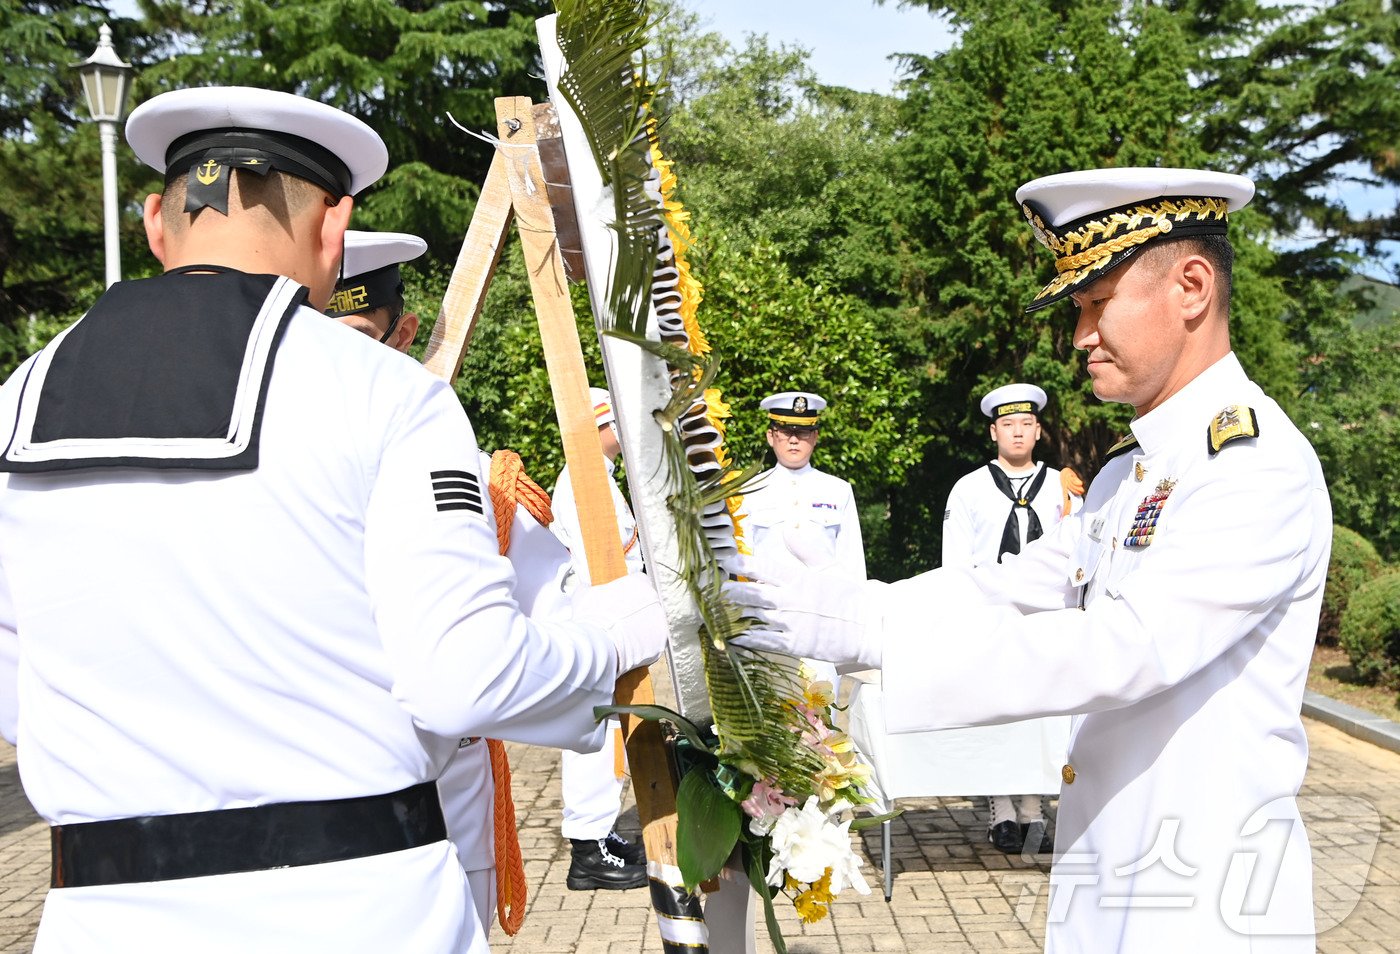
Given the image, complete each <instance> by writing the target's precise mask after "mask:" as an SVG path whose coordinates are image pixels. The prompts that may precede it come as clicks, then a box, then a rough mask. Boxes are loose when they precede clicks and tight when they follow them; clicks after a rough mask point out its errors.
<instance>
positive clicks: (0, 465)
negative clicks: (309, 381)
mask: <svg viewBox="0 0 1400 954" xmlns="http://www.w3.org/2000/svg"><path fill="white" fill-rule="evenodd" d="M193 272H209V273H212V274H200V275H195V274H191V273H193ZM307 295H308V292H307V289H305V288H303V287H302V286H301V285H298V284H297V283H296V282H294V281H292V280H291V279H289V278H283V277H280V276H277V275H249V274H246V273H244V272H239V271H234V270H232V269H226V268H222V267H220V266H215V265H190V266H186V267H184V268H178V269H172V270H171V271H170V272H167V273H166V274H164V275H159V276H156V277H155V278H146V279H140V280H137V281H129V282H118V283H117V284H115V285H113V286H112V287H111V288H109V289H108V290H107V291H106V293H105V294H103V295H102V297H101V298H99V299H98V300H97V302H96V304H94V305H93V307H92V309H91V310H90V311H88V313H87V314H86V315H84V316H83V317H82V318H81V319H80V320H79V321H77V322H76V323H75V324H73V325H72V326H71V327H69V328H68V329H67V330H66V331H64V332H63V333H62V334H60V335H59V337H57V338H55V339H54V340H53V341H52V342H51V343H50V344H49V345H48V346H47V347H46V348H44V350H43V351H41V352H40V353H39V354H38V355H37V356H36V357H35V359H34V360H33V361H32V362H31V363H30V364H29V366H28V368H27V370H26V377H25V380H24V382H23V384H22V385H21V392H20V398H19V401H18V410H17V413H16V416H15V418H14V419H13V420H9V421H0V441H4V453H3V455H0V471H9V472H19V473H48V472H54V471H68V470H80V469H86V468H91V467H134V468H140V469H157V470H164V469H186V470H216V471H242V470H255V469H256V468H257V466H258V442H259V440H258V439H259V434H260V432H261V427H262V416H263V405H264V402H265V401H266V398H267V388H268V384H269V383H270V380H271V376H272V367H273V362H274V360H275V358H276V355H277V349H278V346H279V345H280V344H281V341H282V336H283V335H284V334H285V332H286V328H287V324H288V323H289V322H290V321H291V317H292V315H293V314H295V313H296V311H297V309H298V308H300V307H301V306H302V305H304V304H306V300H307Z"/></svg>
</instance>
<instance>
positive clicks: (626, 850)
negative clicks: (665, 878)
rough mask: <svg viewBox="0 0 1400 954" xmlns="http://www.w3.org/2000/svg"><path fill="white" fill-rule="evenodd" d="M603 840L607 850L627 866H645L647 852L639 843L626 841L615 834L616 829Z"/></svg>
mask: <svg viewBox="0 0 1400 954" xmlns="http://www.w3.org/2000/svg"><path fill="white" fill-rule="evenodd" d="M604 840H605V841H607V843H608V850H609V851H611V852H612V853H613V854H615V855H617V856H618V857H620V858H621V859H622V860H623V861H625V862H627V863H628V864H629V865H642V866H643V867H645V866H646V863H647V850H646V849H645V848H643V847H642V843H641V842H640V841H628V840H627V839H626V838H623V837H622V836H621V835H619V834H618V833H617V829H613V830H612V831H610V832H608V837H607V838H606V839H604Z"/></svg>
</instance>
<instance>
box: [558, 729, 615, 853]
mask: <svg viewBox="0 0 1400 954" xmlns="http://www.w3.org/2000/svg"><path fill="white" fill-rule="evenodd" d="M620 734H621V725H620V723H619V722H618V721H617V720H616V719H612V720H609V731H608V733H607V741H606V742H605V743H603V747H602V748H601V749H599V750H598V751H597V752H587V753H580V752H571V751H569V750H568V749H565V750H564V753H563V758H562V759H561V760H560V773H559V774H560V787H561V788H562V789H563V796H564V823H563V825H562V826H560V830H561V831H562V833H563V835H564V837H565V838H574V839H577V840H579V841H584V840H589V841H591V840H594V839H598V838H606V837H607V835H608V832H610V831H612V830H613V826H614V825H615V824H617V815H618V812H620V811H622V779H621V778H620V777H619V776H618V774H617V769H616V761H615V760H616V758H617V755H618V736H619V735H620Z"/></svg>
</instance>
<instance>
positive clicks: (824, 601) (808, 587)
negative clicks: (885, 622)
mask: <svg viewBox="0 0 1400 954" xmlns="http://www.w3.org/2000/svg"><path fill="white" fill-rule="evenodd" d="M796 555H797V556H798V557H799V558H801V557H802V554H801V553H798V554H796ZM731 572H737V573H738V574H739V575H741V576H746V577H749V578H750V579H753V580H756V581H757V582H753V583H735V582H731V583H726V584H725V585H724V595H725V596H726V597H727V598H729V599H730V600H732V601H733V602H734V603H736V604H738V605H739V607H740V608H741V610H742V611H743V613H744V615H745V616H750V617H753V618H754V619H757V620H758V624H757V625H756V626H755V627H754V629H752V630H750V631H749V632H748V633H746V634H745V635H743V636H740V637H737V638H736V639H735V640H734V642H735V643H736V644H738V645H740V646H743V647H746V648H748V649H758V650H764V651H767V652H779V653H786V654H788V655H789V656H805V657H808V658H810V659H823V660H826V661H827V662H832V663H836V664H837V665H838V666H842V665H855V666H857V667H859V668H861V669H878V668H879V667H880V658H881V649H882V641H881V639H880V627H879V625H878V620H879V613H878V611H877V610H876V608H875V604H874V600H873V591H872V587H879V586H880V585H881V584H878V583H868V582H867V581H865V580H863V579H853V578H852V577H851V575H850V574H849V573H843V572H841V571H836V570H814V569H811V568H809V567H806V566H793V565H792V564H791V563H790V562H788V561H777V560H762V559H754V558H752V557H749V558H742V557H741V558H739V559H738V560H736V561H734V564H733V566H732V568H731Z"/></svg>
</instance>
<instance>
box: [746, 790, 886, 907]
mask: <svg viewBox="0 0 1400 954" xmlns="http://www.w3.org/2000/svg"><path fill="white" fill-rule="evenodd" d="M850 827H851V823H850V822H842V823H841V824H839V825H837V824H834V823H833V822H832V821H831V819H830V818H828V817H827V814H826V813H825V812H823V811H822V810H821V808H820V807H819V806H818V804H817V797H816V796H815V795H813V796H810V797H809V798H808V799H807V802H806V804H804V805H803V806H802V808H801V809H800V810H799V809H788V810H787V811H785V812H783V814H782V815H780V816H779V817H778V820H777V823H776V824H775V825H774V826H773V833H772V836H771V838H772V846H773V861H772V863H771V864H770V865H769V866H768V883H769V884H773V885H777V884H782V883H783V875H784V873H786V874H789V875H791V876H792V877H793V878H794V879H796V880H797V881H800V882H802V883H804V884H810V883H812V882H814V881H819V880H821V878H822V876H823V875H825V874H826V871H827V869H828V868H830V869H831V890H832V893H833V894H835V893H837V892H839V891H840V890H841V889H842V888H843V887H845V885H847V884H850V885H852V886H854V887H855V889H856V890H857V891H859V892H860V893H861V894H869V893H870V888H869V886H868V885H866V883H865V879H864V878H862V877H861V875H860V871H859V870H858V869H859V868H860V866H861V863H862V862H861V860H860V858H858V857H856V855H855V853H854V852H853V851H851V835H850V830H849V829H850Z"/></svg>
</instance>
